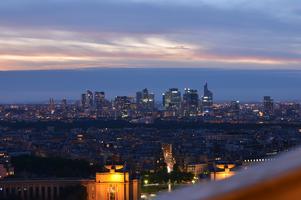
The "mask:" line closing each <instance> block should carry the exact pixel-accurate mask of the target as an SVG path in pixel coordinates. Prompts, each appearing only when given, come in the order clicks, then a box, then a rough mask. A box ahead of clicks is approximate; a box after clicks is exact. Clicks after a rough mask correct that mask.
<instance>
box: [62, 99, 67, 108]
mask: <svg viewBox="0 0 301 200" xmlns="http://www.w3.org/2000/svg"><path fill="white" fill-rule="evenodd" d="M61 108H62V109H63V110H66V109H67V99H62V102H61Z"/></svg>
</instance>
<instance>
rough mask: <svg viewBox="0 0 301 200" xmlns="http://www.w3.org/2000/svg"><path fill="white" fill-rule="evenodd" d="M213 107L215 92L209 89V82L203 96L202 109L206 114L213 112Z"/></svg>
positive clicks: (205, 86)
mask: <svg viewBox="0 0 301 200" xmlns="http://www.w3.org/2000/svg"><path fill="white" fill-rule="evenodd" d="M212 107H213V93H212V92H211V91H210V90H209V89H208V84H207V83H206V84H205V85H204V95H203V97H202V109H203V113H204V115H207V114H211V113H212Z"/></svg>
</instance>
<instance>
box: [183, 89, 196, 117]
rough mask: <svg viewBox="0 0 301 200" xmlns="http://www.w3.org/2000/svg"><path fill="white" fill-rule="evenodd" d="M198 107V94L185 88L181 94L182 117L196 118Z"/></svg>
mask: <svg viewBox="0 0 301 200" xmlns="http://www.w3.org/2000/svg"><path fill="white" fill-rule="evenodd" d="M198 106H199V94H198V91H197V90H193V89H190V88H185V92H184V94H183V115H184V116H186V117H191V116H196V115H197V112H198Z"/></svg>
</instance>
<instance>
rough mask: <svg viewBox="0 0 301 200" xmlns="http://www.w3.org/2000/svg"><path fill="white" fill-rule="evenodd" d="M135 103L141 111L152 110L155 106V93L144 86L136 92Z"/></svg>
mask: <svg viewBox="0 0 301 200" xmlns="http://www.w3.org/2000/svg"><path fill="white" fill-rule="evenodd" d="M136 104H137V107H138V109H139V110H141V111H153V110H154V108H155V95H154V94H153V93H150V92H149V91H148V90H147V88H145V89H143V90H142V91H139V92H137V93H136Z"/></svg>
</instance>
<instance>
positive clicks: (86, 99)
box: [81, 90, 94, 109]
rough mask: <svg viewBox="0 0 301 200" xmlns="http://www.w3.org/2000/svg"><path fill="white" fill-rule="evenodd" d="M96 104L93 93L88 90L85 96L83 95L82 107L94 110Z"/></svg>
mask: <svg viewBox="0 0 301 200" xmlns="http://www.w3.org/2000/svg"><path fill="white" fill-rule="evenodd" d="M93 103H94V99H93V92H92V91H90V90H87V91H86V93H85V94H82V95H81V105H82V107H83V108H85V109H87V108H92V107H93Z"/></svg>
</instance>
